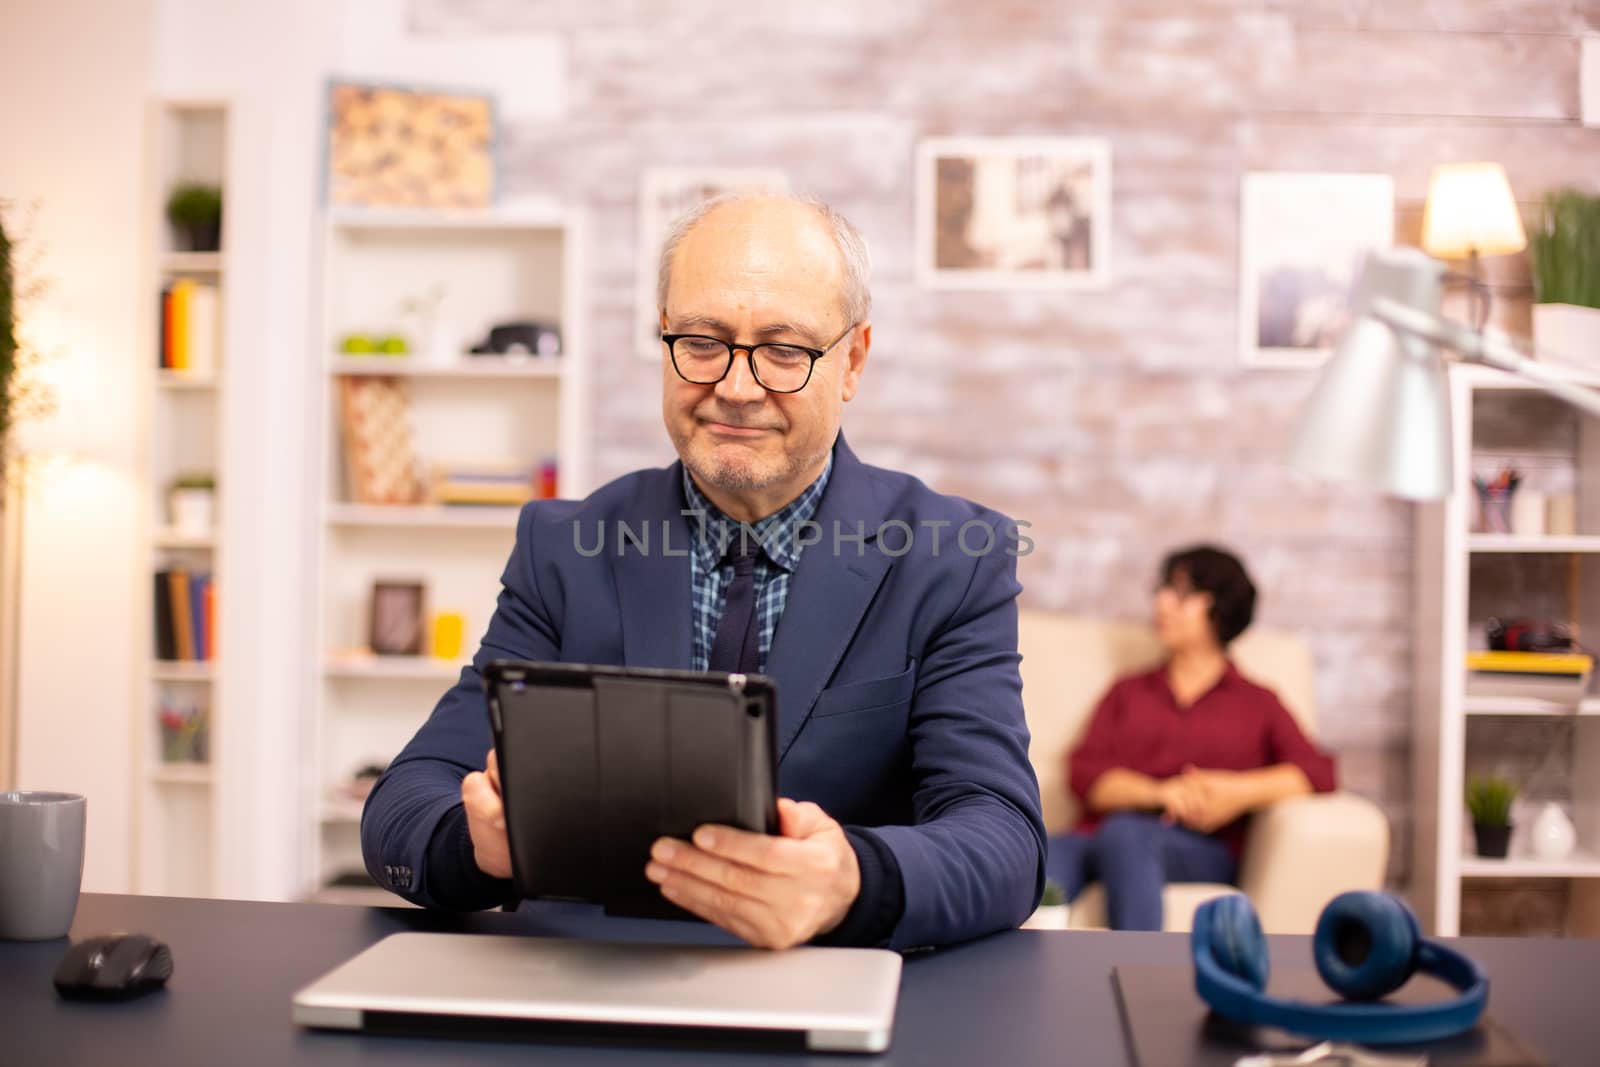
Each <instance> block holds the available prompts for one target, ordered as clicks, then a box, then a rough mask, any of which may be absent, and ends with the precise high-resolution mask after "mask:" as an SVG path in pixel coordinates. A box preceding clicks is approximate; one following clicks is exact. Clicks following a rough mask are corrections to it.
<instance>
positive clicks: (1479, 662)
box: [1466, 649, 1594, 704]
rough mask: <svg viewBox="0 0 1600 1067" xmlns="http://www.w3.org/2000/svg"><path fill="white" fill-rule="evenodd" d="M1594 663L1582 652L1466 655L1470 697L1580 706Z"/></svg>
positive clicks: (1478, 652) (1483, 652) (1469, 653)
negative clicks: (1513, 698)
mask: <svg viewBox="0 0 1600 1067" xmlns="http://www.w3.org/2000/svg"><path fill="white" fill-rule="evenodd" d="M1593 669H1594V659H1593V657H1591V656H1587V655H1584V654H1583V653H1579V652H1498V651H1486V650H1482V649H1479V650H1474V651H1471V652H1468V653H1467V684H1466V691H1467V694H1468V695H1469V696H1494V697H1521V698H1526V699H1532V700H1549V701H1554V702H1557V703H1563V704H1577V703H1579V702H1580V701H1582V700H1583V697H1584V694H1585V693H1586V692H1588V689H1589V678H1590V675H1591V673H1592V671H1593Z"/></svg>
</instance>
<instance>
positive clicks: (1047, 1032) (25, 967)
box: [0, 894, 1600, 1067]
mask: <svg viewBox="0 0 1600 1067" xmlns="http://www.w3.org/2000/svg"><path fill="white" fill-rule="evenodd" d="M663 927H666V928H667V931H666V932H667V933H669V934H670V933H672V932H673V931H674V930H676V931H677V932H679V933H681V932H683V931H686V930H689V931H693V930H700V929H702V928H700V927H695V926H689V925H687V924H685V925H683V926H678V925H676V924H658V923H649V922H642V921H632V922H629V921H623V920H606V919H601V918H598V917H593V916H591V915H589V914H587V913H584V912H582V911H567V912H558V913H553V914H545V915H530V914H526V913H523V914H516V915H508V914H499V913H491V914H481V915H472V916H445V915H435V914H428V913H424V912H420V911H416V910H412V909H400V908H396V909H387V908H370V909H369V908H358V907H347V906H340V905H331V904H261V903H245V902H237V901H212V900H177V899H171V898H161V897H123V896H102V895H95V894H87V895H85V896H84V898H83V901H82V903H81V904H80V905H79V908H78V915H77V920H76V922H75V923H74V925H73V931H72V937H73V939H74V940H76V939H78V938H82V937H87V936H90V935H93V934H97V933H105V932H109V931H112V930H138V931H142V932H147V933H151V934H154V935H156V936H158V937H160V938H161V939H163V940H165V941H166V942H167V943H168V944H170V945H171V946H172V951H173V958H174V962H175V970H174V974H173V976H172V980H171V982H170V983H169V985H168V988H167V990H166V991H165V992H163V993H159V994H155V995H153V996H149V997H145V998H144V999H142V1000H136V1001H131V1002H127V1003H123V1004H83V1003H75V1002H68V1001H64V1000H61V999H60V998H59V997H57V995H56V993H55V990H54V989H53V988H52V986H51V984H50V976H51V973H52V972H53V971H54V969H55V965H56V963H57V961H58V960H59V959H60V957H61V954H62V952H63V951H64V950H65V948H66V942H65V941H60V940H58V941H46V942H34V943H28V942H14V941H0V1006H3V1012H0V1015H3V1018H4V1019H5V1025H4V1026H3V1028H0V1063H3V1064H19V1065H23V1064H25V1065H28V1067H49V1065H54V1064H85V1065H89V1064H96V1065H97V1064H108V1065H112V1064H114V1065H116V1067H137V1065H142V1064H151V1065H156V1064H159V1065H161V1067H172V1065H178V1064H191V1063H192V1064H221V1065H225V1067H250V1065H256V1064H261V1065H271V1067H285V1065H291V1064H373V1063H378V1062H380V1061H381V1062H382V1063H384V1064H385V1065H389V1064H450V1065H458V1064H459V1065H471V1064H517V1065H519V1067H523V1065H528V1064H543V1063H549V1064H556V1063H559V1064H577V1065H585V1064H618V1063H624V1062H627V1063H634V1062H639V1063H661V1064H683V1065H688V1064H694V1065H707V1064H709V1065H713V1067H720V1065H729V1067H731V1065H735V1064H758V1063H766V1064H771V1063H784V1064H799V1063H816V1064H822V1063H827V1064H829V1065H831V1067H841V1065H844V1064H850V1063H864V1064H877V1063H897V1064H960V1065H963V1067H966V1065H979V1064H1007V1065H1012V1064H1016V1065H1027V1064H1052V1065H1055V1064H1088V1065H1093V1067H1118V1065H1121V1064H1126V1063H1128V1062H1129V1058H1128V1053H1127V1051H1126V1049H1125V1048H1124V1044H1123V1036H1122V1024H1121V1021H1120V1018H1119V1015H1118V1010H1117V1004H1116V1000H1115V994H1114V993H1113V991H1112V987H1111V981H1110V973H1111V968H1112V966H1113V965H1114V964H1117V963H1186V962H1187V960H1188V952H1189V943H1188V937H1187V935H1183V934H1107V933H1035V932H1032V931H1017V932H1012V933H1005V934H999V935H996V936H994V937H990V938H987V939H985V940H982V941H978V942H974V943H972V944H969V945H964V946H960V947H956V948H951V949H945V950H942V951H939V952H935V953H927V954H922V955H914V956H912V957H909V958H908V959H907V960H906V966H905V971H904V976H903V979H902V983H901V993H900V1011H899V1016H898V1019H897V1020H896V1024H895V1033H894V1045H893V1048H892V1049H891V1051H890V1052H889V1053H887V1054H885V1055H883V1056H880V1057H859V1058H858V1057H853V1056H807V1055H805V1054H803V1053H801V1054H795V1053H777V1054H768V1055H761V1054H747V1053H741V1052H703V1051H671V1050H662V1049H650V1048H641V1047H639V1046H627V1045H616V1046H605V1047H599V1046H578V1045H570V1044H567V1045H561V1044H500V1043H487V1042H477V1041H436V1040H419V1039H415V1038H396V1037H365V1036H360V1035H355V1034H338V1033H320V1032H311V1031H303V1030H300V1029H298V1028H296V1027H295V1026H294V1025H293V1024H292V1023H291V1022H290V1021H289V998H290V995H291V994H292V993H293V992H294V990H296V989H298V988H299V987H300V986H302V985H304V984H306V983H307V982H309V981H311V980H312V979H314V978H316V977H317V976H319V975H321V974H323V973H324V972H326V971H328V970H330V969H331V968H333V967H334V966H336V965H338V964H339V963H341V962H343V961H344V960H345V959H347V958H349V957H350V956H353V955H355V954H356V953H357V952H359V951H360V950H361V949H363V948H365V947H366V946H367V945H370V944H372V943H373V942H375V941H377V940H378V939H379V938H381V937H383V936H385V935H387V934H391V933H396V932H399V931H402V930H419V929H420V930H454V931H465V932H478V933H507V934H564V935H586V936H592V937H607V938H614V939H649V938H652V937H659V936H660V935H661V933H662V932H663ZM671 939H675V940H681V939H682V938H681V937H678V938H671ZM1308 940H1309V939H1307V938H1303V937H1274V938H1272V953H1273V960H1274V962H1275V964H1276V965H1278V966H1309V952H1310V946H1309V944H1308ZM1460 944H1461V947H1463V948H1464V949H1466V950H1467V951H1468V952H1469V953H1471V954H1472V955H1474V956H1476V957H1477V958H1478V959H1479V960H1480V961H1481V962H1482V963H1483V964H1484V966H1485V967H1487V968H1488V971H1489V973H1490V975H1491V976H1492V977H1493V981H1494V988H1493V993H1492V995H1491V998H1490V1003H1491V1009H1492V1010H1493V1011H1494V1013H1495V1014H1496V1015H1497V1016H1498V1017H1499V1018H1500V1019H1501V1020H1502V1021H1504V1022H1505V1023H1506V1024H1507V1025H1508V1026H1509V1027H1510V1028H1511V1029H1513V1030H1514V1031H1516V1032H1517V1033H1519V1034H1520V1035H1522V1036H1523V1037H1525V1038H1527V1039H1529V1040H1531V1041H1533V1042H1536V1043H1538V1044H1539V1045H1540V1046H1541V1047H1542V1048H1543V1049H1544V1050H1545V1052H1546V1053H1548V1054H1549V1055H1550V1056H1551V1057H1552V1059H1554V1060H1555V1062H1556V1063H1559V1064H1563V1065H1572V1067H1584V1065H1589V1064H1595V1063H1600V1008H1597V1007H1596V1005H1597V1004H1600V1000H1597V999H1596V992H1597V991H1600V941H1548V940H1511V939H1503V940H1502V939H1493V938H1477V939H1471V938H1469V939H1464V940H1463V941H1462V942H1460Z"/></svg>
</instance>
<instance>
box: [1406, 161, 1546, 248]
mask: <svg viewBox="0 0 1600 1067" xmlns="http://www.w3.org/2000/svg"><path fill="white" fill-rule="evenodd" d="M1527 247H1528V235H1527V234H1526V233H1524V232H1523V229H1522V217H1521V216H1520V215H1518V214H1517V202H1516V201H1515V200H1513V199H1512V197H1511V185H1510V183H1508V182H1507V181H1506V172H1505V171H1504V170H1503V169H1501V166H1500V164H1498V163H1445V164H1442V165H1441V166H1437V167H1434V168H1433V179H1432V180H1431V181H1430V182H1429V183H1428V205H1427V207H1425V208H1424V209H1423V211H1422V248H1423V251H1425V252H1427V253H1428V254H1429V255H1430V256H1438V257H1439V258H1440V259H1471V258H1473V257H1474V256H1504V255H1510V254H1511V253H1513V252H1520V251H1522V250H1523V249H1524V248H1527Z"/></svg>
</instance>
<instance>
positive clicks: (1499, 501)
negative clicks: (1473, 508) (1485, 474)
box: [1476, 486, 1515, 533]
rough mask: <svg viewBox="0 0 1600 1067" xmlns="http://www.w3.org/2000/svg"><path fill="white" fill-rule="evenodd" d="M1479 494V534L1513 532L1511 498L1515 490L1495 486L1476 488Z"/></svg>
mask: <svg viewBox="0 0 1600 1067" xmlns="http://www.w3.org/2000/svg"><path fill="white" fill-rule="evenodd" d="M1476 489H1477V493H1478V532H1479V533H1510V532H1511V498H1512V496H1513V494H1514V492H1515V491H1514V490H1511V489H1500V488H1495V487H1493V486H1490V487H1483V486H1478V487H1476Z"/></svg>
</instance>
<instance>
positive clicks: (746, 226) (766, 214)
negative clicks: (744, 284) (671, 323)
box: [656, 193, 872, 322]
mask: <svg viewBox="0 0 1600 1067" xmlns="http://www.w3.org/2000/svg"><path fill="white" fill-rule="evenodd" d="M708 228H711V229H712V234H709V235H707V236H709V237H710V240H709V241H708V240H699V241H694V240H692V238H693V237H694V235H695V234H696V233H697V231H702V230H707V229H708ZM707 245H712V246H715V247H714V251H715V253H716V254H718V255H726V254H728V251H729V250H730V249H732V250H735V254H738V252H740V251H742V252H744V253H745V254H748V255H757V254H760V253H761V251H762V250H763V249H765V250H766V251H768V252H775V251H777V252H780V253H781V254H780V255H775V256H772V257H769V259H770V262H768V263H765V264H761V263H751V264H748V265H749V266H751V267H754V268H757V269H762V270H765V269H769V268H777V267H778V266H779V265H780V260H781V261H782V262H787V263H788V264H791V265H792V264H794V263H799V262H806V263H810V264H811V269H813V270H819V271H822V272H824V273H825V275H826V278H827V281H828V284H830V285H831V286H832V287H833V290H834V291H835V292H836V293H837V294H838V301H839V306H840V311H841V312H842V314H843V315H844V319H845V321H846V322H863V321H865V320H866V319H867V317H868V315H870V314H871V311H872V295H871V291H870V288H869V279H870V275H871V270H872V267H871V258H870V256H869V254H868V251H867V243H866V241H865V239H863V238H862V236H861V233H860V231H859V230H857V229H856V228H855V227H854V226H853V225H851V224H850V221H849V220H848V219H846V218H845V217H844V216H843V215H840V214H839V213H838V212H836V211H834V210H833V209H832V208H831V207H829V206H828V205H827V204H825V203H823V202H822V201H821V200H817V199H815V198H813V197H805V196H793V195H788V194H777V193H730V194H727V195H724V196H720V197H716V198H714V199H711V200H708V201H706V202H705V203H703V204H700V205H698V206H697V207H695V208H693V209H691V210H690V211H688V212H685V213H684V214H683V215H682V216H681V217H679V218H678V219H677V220H676V221H675V222H674V223H673V225H672V227H671V229H670V230H669V231H668V233H667V238H666V240H665V241H664V242H663V243H662V246H661V259H660V265H659V270H658V273H657V278H656V304H657V306H658V307H659V308H661V309H663V310H665V309H666V307H667V298H668V295H669V293H670V292H671V288H672V279H673V271H674V269H675V266H676V265H677V264H678V262H679V260H680V258H681V256H680V253H683V252H684V251H685V248H686V246H687V251H688V254H689V255H690V256H691V257H696V258H698V256H699V255H701V254H703V253H704V252H707V251H713V249H711V248H707V247H705V246H707ZM774 245H786V246H787V247H786V248H783V249H781V250H777V249H774V248H773V246H774Z"/></svg>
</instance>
